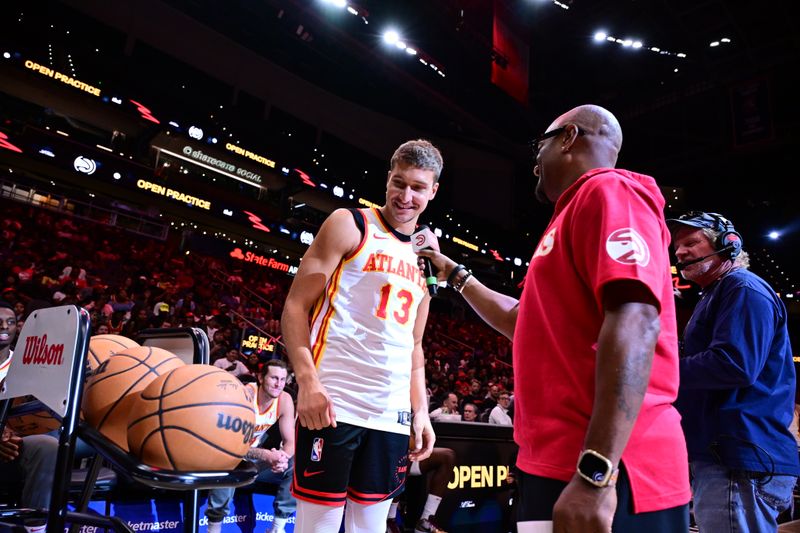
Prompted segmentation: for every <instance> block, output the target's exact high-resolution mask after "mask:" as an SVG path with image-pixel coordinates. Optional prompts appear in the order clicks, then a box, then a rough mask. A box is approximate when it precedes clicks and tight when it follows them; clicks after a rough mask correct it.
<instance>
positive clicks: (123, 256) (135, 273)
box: [0, 200, 513, 422]
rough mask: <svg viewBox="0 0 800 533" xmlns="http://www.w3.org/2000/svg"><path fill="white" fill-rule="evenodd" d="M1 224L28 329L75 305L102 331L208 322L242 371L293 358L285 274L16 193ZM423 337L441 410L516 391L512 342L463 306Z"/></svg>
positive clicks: (491, 401)
mask: <svg viewBox="0 0 800 533" xmlns="http://www.w3.org/2000/svg"><path fill="white" fill-rule="evenodd" d="M0 232H2V233H1V235H0V236H1V237H2V240H3V243H2V245H1V246H0V276H2V277H1V278H0V279H2V285H0V290H2V294H1V295H0V299H3V300H5V301H8V302H10V303H11V304H12V305H14V306H15V307H14V308H15V313H16V314H17V319H18V320H19V322H20V328H21V327H22V325H23V323H24V320H25V318H26V317H27V316H28V314H30V313H31V312H33V311H35V310H36V309H41V308H44V307H50V306H53V305H67V304H74V305H78V306H81V307H83V308H84V309H86V310H87V311H88V312H89V313H90V316H91V324H92V333H93V334H103V333H110V334H119V335H124V336H127V337H131V338H135V337H136V335H137V334H138V332H140V331H141V330H143V329H147V328H162V327H185V326H192V327H197V328H201V329H203V330H204V331H206V333H207V334H208V337H209V340H210V344H211V361H212V363H213V364H215V365H216V366H219V367H221V368H224V369H226V370H228V369H230V371H231V372H234V373H236V374H237V375H239V376H241V377H242V378H244V377H246V376H252V375H254V374H255V372H256V371H257V370H258V369H259V367H260V366H261V365H262V364H263V363H264V362H265V361H266V360H267V359H270V358H272V357H279V356H280V355H281V349H280V322H279V319H280V315H281V312H282V308H283V301H284V298H285V297H286V294H287V292H288V289H289V286H290V284H291V280H292V278H291V277H289V276H287V275H285V274H283V273H279V272H273V271H271V270H269V269H264V268H259V267H257V266H251V265H245V264H242V263H241V262H238V261H237V262H235V263H234V262H232V261H233V260H227V259H219V258H215V257H209V256H203V255H200V254H196V253H190V254H187V253H186V252H185V251H184V250H181V249H180V237H181V235H180V234H170V235H169V236H168V238H167V240H166V241H160V240H157V239H153V238H147V237H143V236H139V235H137V234H134V233H130V232H127V231H125V230H122V229H119V228H116V227H113V226H107V225H100V224H97V223H95V222H89V221H85V220H82V219H79V218H76V217H73V216H71V215H70V214H68V213H65V212H57V211H51V210H48V209H44V208H41V207H34V206H26V205H22V204H17V203H14V202H10V201H7V200H3V214H2V223H1V224H0ZM246 331H247V332H250V333H252V332H257V334H259V335H261V336H268V337H269V338H271V340H272V341H273V342H272V343H271V346H272V347H273V351H271V352H268V351H264V352H261V353H259V352H256V351H253V350H248V349H242V345H241V339H242V335H243V333H244V332H246ZM423 342H424V350H425V354H426V376H427V381H428V392H429V398H430V408H431V410H435V409H438V408H440V406H442V404H443V403H444V402H445V401H446V400H447V398H448V396H449V394H450V393H454V394H455V395H456V397H457V403H456V406H455V407H454V408H453V413H451V414H458V415H459V416H461V414H462V412H463V410H464V407H465V406H466V405H467V404H470V405H471V406H472V407H470V408H469V409H468V410H470V411H471V410H473V409H474V410H475V411H476V415H477V416H476V418H475V421H483V422H488V421H489V419H490V415H491V414H492V411H493V410H494V409H495V407H496V406H497V405H498V401H499V400H500V398H501V395H502V394H505V395H506V397H509V395H510V393H511V392H512V391H511V389H512V387H513V378H512V371H511V344H510V342H509V341H508V340H507V339H505V338H504V337H502V336H500V335H498V334H497V333H495V332H494V331H493V330H491V329H489V328H488V327H486V326H485V325H483V324H482V323H481V322H480V321H479V320H477V319H476V318H475V317H471V316H469V315H467V314H466V313H465V312H464V309H463V308H461V307H458V306H453V307H452V309H451V310H450V311H448V312H443V311H435V310H432V311H431V314H430V317H429V319H428V325H427V330H426V334H425V337H424V341H423ZM287 390H291V387H287ZM509 403H512V402H509ZM509 407H511V409H510V413H511V414H512V415H513V404H512V405H510V406H506V407H505V410H506V411H509ZM467 416H470V415H467ZM465 419H466V418H465Z"/></svg>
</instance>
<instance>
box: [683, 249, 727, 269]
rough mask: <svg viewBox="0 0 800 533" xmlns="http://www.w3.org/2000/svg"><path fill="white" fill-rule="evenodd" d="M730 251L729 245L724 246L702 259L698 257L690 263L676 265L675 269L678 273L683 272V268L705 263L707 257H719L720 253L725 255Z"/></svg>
mask: <svg viewBox="0 0 800 533" xmlns="http://www.w3.org/2000/svg"><path fill="white" fill-rule="evenodd" d="M732 249H733V246H732V245H730V244H729V245H728V246H725V247H724V248H720V249H719V250H717V251H716V252H714V253H710V254H708V255H704V256H703V257H698V258H697V259H692V260H690V261H686V262H685V263H677V264H676V265H675V268H677V269H678V271H681V270H683V269H684V268H686V267H688V266H692V265H696V264H697V263H700V262H701V261H705V260H706V259H708V258H709V257H714V256H715V255H719V254H722V253H725V252H730V251H731V250H732Z"/></svg>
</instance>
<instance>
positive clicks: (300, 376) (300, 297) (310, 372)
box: [281, 209, 361, 429]
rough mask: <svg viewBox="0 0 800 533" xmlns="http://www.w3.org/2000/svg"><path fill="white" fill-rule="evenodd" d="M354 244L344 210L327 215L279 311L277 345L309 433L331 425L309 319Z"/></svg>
mask: <svg viewBox="0 0 800 533" xmlns="http://www.w3.org/2000/svg"><path fill="white" fill-rule="evenodd" d="M360 242H361V233H360V231H359V230H358V227H357V226H356V224H355V221H354V220H353V215H352V214H351V213H350V212H349V211H347V210H346V209H337V210H336V211H334V212H333V213H331V215H330V216H329V217H328V218H327V220H325V222H324V223H323V224H322V227H321V228H320V230H319V233H317V236H316V238H315V239H314V242H312V243H311V246H309V248H308V250H307V251H306V253H305V255H304V256H303V260H302V261H301V262H300V268H299V269H298V270H297V275H295V278H294V282H292V287H291V288H290V289H289V295H288V296H287V297H286V302H285V304H284V307H283V314H282V315H281V330H282V333H283V341H284V343H285V344H286V351H287V353H288V355H289V361H291V363H292V367H293V368H294V373H295V377H296V378H297V384H298V392H297V417H298V419H299V420H300V424H302V425H303V426H304V427H307V428H309V429H322V428H324V427H327V426H330V425H333V426H334V427H335V426H336V415H335V413H334V411H333V403H332V402H331V399H330V397H329V396H328V393H327V391H325V387H323V386H322V384H321V383H320V381H319V377H318V376H317V369H316V366H315V365H314V360H313V357H312V355H311V328H310V325H309V314H310V312H311V309H312V307H313V306H314V304H315V303H316V302H317V300H318V299H319V297H320V296H321V295H322V293H323V291H324V290H325V287H326V286H327V284H328V280H329V279H330V277H331V275H333V272H334V270H335V269H336V267H337V266H338V265H339V263H340V262H341V260H342V258H344V257H346V256H347V255H348V254H350V253H351V252H352V251H354V250H355V249H356V248H357V247H358V245H359V243H360Z"/></svg>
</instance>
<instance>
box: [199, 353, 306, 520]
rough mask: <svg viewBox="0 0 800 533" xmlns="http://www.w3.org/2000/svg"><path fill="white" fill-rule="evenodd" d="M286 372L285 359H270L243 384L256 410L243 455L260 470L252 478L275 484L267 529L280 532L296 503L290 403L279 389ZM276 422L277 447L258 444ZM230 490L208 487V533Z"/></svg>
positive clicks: (224, 507)
mask: <svg viewBox="0 0 800 533" xmlns="http://www.w3.org/2000/svg"><path fill="white" fill-rule="evenodd" d="M286 375H287V370H286V363H285V362H284V361H281V360H280V359H272V360H270V361H267V363H266V364H265V365H264V368H263V369H262V371H261V373H260V374H259V375H258V384H256V383H247V384H245V390H246V391H247V392H248V395H252V398H253V408H254V409H255V411H256V427H255V430H254V431H253V439H252V440H251V442H250V445H251V448H250V451H249V452H247V455H246V456H245V459H247V460H248V461H252V462H254V463H256V464H257V465H258V467H259V469H260V470H261V473H260V474H259V475H258V477H257V478H256V481H260V482H264V483H273V484H275V485H278V493H277V494H276V495H275V501H274V504H273V508H274V510H275V519H274V521H273V522H272V529H271V530H270V532H271V533H283V531H284V528H285V526H286V522H287V520H288V519H289V518H290V517H291V516H292V513H293V512H294V510H295V507H296V503H295V499H294V498H293V497H292V495H291V492H290V486H291V484H292V472H293V470H294V468H293V463H294V461H293V460H292V459H293V456H294V403H292V397H291V396H289V393H287V392H285V391H284V390H283V389H284V387H285V386H286ZM276 423H277V424H278V429H280V433H281V441H282V444H281V448H280V449H275V448H273V449H271V450H266V449H264V448H261V444H262V443H263V442H264V441H265V440H266V435H267V431H268V430H269V429H270V428H271V427H272V426H273V425H275V424H276ZM233 493H234V489H232V488H224V489H213V490H211V491H209V493H208V508H207V509H206V516H207V517H208V533H219V531H220V529H221V528H222V519H223V518H224V517H225V516H226V515H227V514H228V505H229V503H230V501H231V499H232V498H233Z"/></svg>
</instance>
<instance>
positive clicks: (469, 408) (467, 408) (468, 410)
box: [461, 402, 478, 422]
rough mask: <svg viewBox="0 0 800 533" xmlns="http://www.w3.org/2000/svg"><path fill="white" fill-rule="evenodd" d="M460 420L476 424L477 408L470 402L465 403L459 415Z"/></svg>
mask: <svg viewBox="0 0 800 533" xmlns="http://www.w3.org/2000/svg"><path fill="white" fill-rule="evenodd" d="M461 420H463V421H464V422H478V406H476V405H475V404H474V403H471V402H465V403H464V408H463V409H462V413H461Z"/></svg>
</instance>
